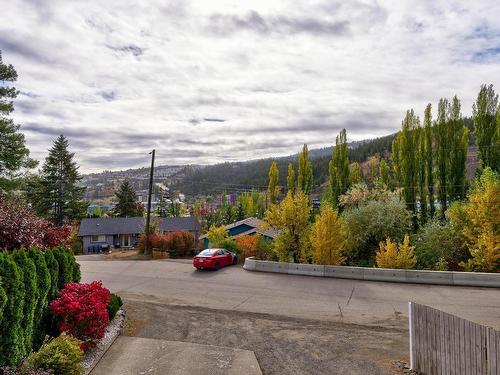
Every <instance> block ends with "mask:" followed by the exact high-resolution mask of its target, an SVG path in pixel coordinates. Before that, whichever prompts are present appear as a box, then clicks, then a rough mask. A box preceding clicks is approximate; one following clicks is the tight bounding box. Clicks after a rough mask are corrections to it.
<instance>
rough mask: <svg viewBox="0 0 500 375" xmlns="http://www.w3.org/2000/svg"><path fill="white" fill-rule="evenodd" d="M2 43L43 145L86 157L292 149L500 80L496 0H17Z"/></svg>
mask: <svg viewBox="0 0 500 375" xmlns="http://www.w3.org/2000/svg"><path fill="white" fill-rule="evenodd" d="M0 19H1V21H0V49H1V50H2V51H3V59H4V61H5V62H7V63H12V64H13V65H14V66H15V68H16V69H17V71H18V74H19V80H18V82H17V84H16V86H17V87H18V89H19V90H20V92H21V93H20V95H19V97H18V99H17V101H16V112H15V115H14V117H15V120H16V121H17V122H18V123H19V124H21V125H22V130H23V131H24V133H25V134H26V139H27V143H28V145H29V147H30V149H31V150H32V154H33V156H34V157H35V158H37V159H39V160H42V159H43V158H44V157H45V155H46V150H47V149H48V147H50V145H51V143H52V141H53V140H54V138H55V137H56V136H57V135H58V134H60V133H63V134H65V135H66V136H67V137H68V138H69V140H70V144H71V147H72V150H73V151H75V152H76V153H77V157H78V161H79V162H80V164H81V165H82V170H83V171H98V170H102V169H120V168H126V167H135V166H144V165H147V153H148V152H149V151H150V150H151V149H152V148H156V149H157V157H158V159H159V163H162V164H181V163H182V164H183V163H200V164H201V163H203V164H207V163H214V162H219V161H232V160H246V159H253V158H260V157H267V156H277V155H287V154H291V153H295V152H296V151H298V149H299V148H300V146H301V145H302V144H303V143H308V144H309V145H310V147H313V148H315V147H322V146H329V145H331V144H332V143H334V141H335V136H336V134H337V133H338V132H339V131H340V130H341V129H342V128H343V127H345V128H346V129H347V132H348V138H349V140H361V139H366V138H372V137H376V136H382V135H386V134H389V133H391V132H394V131H396V130H397V129H398V128H399V126H400V122H401V119H402V117H403V116H404V113H405V111H406V109H408V108H414V109H415V110H416V111H417V112H418V113H421V112H423V109H424V107H425V105H426V103H428V102H431V103H433V104H434V105H435V104H436V103H437V101H438V100H439V98H440V97H451V96H453V95H454V94H457V95H458V96H459V97H460V98H461V99H462V111H463V113H464V115H470V113H471V106H472V102H473V100H474V97H475V95H476V94H477V91H478V89H479V86H480V84H481V83H493V84H494V85H495V87H496V88H497V91H499V90H500V22H499V20H500V2H499V1H497V0H474V1H468V0H464V1H452V0H449V1H440V0H419V1H406V0H394V1H386V0H381V1H369V0H366V1H365V0H349V1H345V0H332V1H328V0H322V1H312V0H309V1H303V0H300V1H299V0H265V1H264V0H252V1H236V0H235V1H229V0H227V1H226V0H210V1H207V0H198V1H191V0H161V1H160V0H158V1H152V0H148V1H126V0H120V1H109V0H106V1H103V0H95V1H94V0H86V1H67V0H25V1H22V0H9V1H8V2H5V3H4V4H3V5H2V14H1V15H0Z"/></svg>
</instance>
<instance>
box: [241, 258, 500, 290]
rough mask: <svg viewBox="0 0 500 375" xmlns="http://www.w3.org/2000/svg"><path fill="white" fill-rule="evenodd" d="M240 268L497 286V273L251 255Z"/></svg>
mask: <svg viewBox="0 0 500 375" xmlns="http://www.w3.org/2000/svg"><path fill="white" fill-rule="evenodd" d="M243 268H244V269H245V270H247V271H256V272H272V273H282V274H287V275H305V276H315V277H331V278H338V279H352V280H366V281H385V282H393V283H408V284H429V285H450V286H475V287H487V288H500V273H483V272H456V271H429V270H400V269H389V268H369V267H350V266H323V265H317V264H300V263H284V262H271V261H266V260H257V259H255V258H254V257H249V258H245V264H244V265H243Z"/></svg>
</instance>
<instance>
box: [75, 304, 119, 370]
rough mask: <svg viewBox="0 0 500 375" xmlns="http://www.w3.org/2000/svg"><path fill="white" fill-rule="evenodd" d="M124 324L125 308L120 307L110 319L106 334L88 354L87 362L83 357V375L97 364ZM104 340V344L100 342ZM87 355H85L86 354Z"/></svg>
mask: <svg viewBox="0 0 500 375" xmlns="http://www.w3.org/2000/svg"><path fill="white" fill-rule="evenodd" d="M124 325H125V310H124V309H123V308H120V310H118V311H117V313H116V315H115V318H114V319H113V320H112V321H111V323H110V324H109V326H108V327H107V328H106V335H105V336H104V337H103V338H102V339H101V341H100V342H99V343H98V344H97V347H96V348H94V349H93V351H92V352H90V353H89V354H88V355H89V356H91V357H90V359H89V361H88V363H85V362H86V361H85V357H84V365H83V367H84V369H85V372H84V375H89V374H90V373H91V372H92V371H93V370H94V368H95V367H96V366H97V364H98V363H99V361H100V360H101V359H102V357H104V355H105V354H106V352H107V351H108V350H109V348H110V347H111V345H113V343H114V342H115V341H116V339H117V338H118V336H120V335H121V334H122V333H123V326H124ZM103 342H105V344H102V343H103ZM86 356H87V355H86Z"/></svg>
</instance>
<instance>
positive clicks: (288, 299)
mask: <svg viewBox="0 0 500 375" xmlns="http://www.w3.org/2000/svg"><path fill="white" fill-rule="evenodd" d="M78 261H79V263H80V265H81V269H82V281H85V282H89V281H92V280H102V281H103V283H104V285H105V286H106V287H108V288H109V289H111V290H112V291H114V292H117V293H120V294H121V295H122V296H124V297H125V298H127V299H129V300H134V299H135V300H141V301H151V302H161V303H168V304H173V305H185V306H198V307H207V308H215V309H224V310H237V311H246V312H257V313H268V314H273V315H284V316H290V317H295V318H306V319H317V320H325V321H338V322H344V323H356V324H367V325H378V326H385V327H401V328H403V327H406V325H407V320H406V317H407V303H408V301H415V302H418V303H423V304H427V305H430V306H433V307H435V308H439V309H441V310H444V311H446V312H449V313H453V314H456V315H459V316H461V317H464V318H467V319H471V320H473V321H475V322H478V323H482V324H487V325H489V326H492V327H494V328H497V329H500V308H499V307H500V292H499V290H498V289H492V288H470V287H448V286H430V285H413V284H395V283H383V282H371V281H358V280H342V279H330V278H328V279H326V278H325V279H323V278H317V277H309V276H293V275H280V274H271V273H261V272H250V271H245V270H243V269H242V268H241V267H239V266H232V267H226V268H223V269H221V270H220V271H218V272H213V271H197V270H195V269H193V267H192V265H191V263H190V262H189V261H185V260H161V261H104V260H103V261H101V260H95V258H94V259H93V258H91V257H88V256H81V257H78Z"/></svg>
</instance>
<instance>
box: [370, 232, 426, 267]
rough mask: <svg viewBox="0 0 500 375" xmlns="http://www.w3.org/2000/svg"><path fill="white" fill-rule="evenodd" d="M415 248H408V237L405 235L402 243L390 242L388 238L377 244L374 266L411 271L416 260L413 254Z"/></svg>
mask: <svg viewBox="0 0 500 375" xmlns="http://www.w3.org/2000/svg"><path fill="white" fill-rule="evenodd" d="M413 249H415V246H410V236H408V235H407V234H406V235H405V238H404V240H403V243H399V244H398V243H396V242H392V241H391V240H390V239H389V238H388V239H387V240H386V242H385V243H384V242H381V243H380V244H379V251H378V252H377V257H376V264H377V267H379V268H395V269H411V268H413V267H415V264H416V263H417V258H416V257H415V255H414V254H413Z"/></svg>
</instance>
